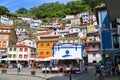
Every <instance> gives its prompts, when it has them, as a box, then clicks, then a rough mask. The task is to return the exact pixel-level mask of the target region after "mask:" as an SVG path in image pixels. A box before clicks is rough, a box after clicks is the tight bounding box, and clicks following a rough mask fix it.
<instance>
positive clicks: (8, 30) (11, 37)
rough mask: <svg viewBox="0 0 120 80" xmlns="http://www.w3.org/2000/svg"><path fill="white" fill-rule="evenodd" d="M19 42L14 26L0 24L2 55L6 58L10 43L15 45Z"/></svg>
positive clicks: (0, 51)
mask: <svg viewBox="0 0 120 80" xmlns="http://www.w3.org/2000/svg"><path fill="white" fill-rule="evenodd" d="M16 42H17V35H16V32H15V27H14V26H6V25H4V24H0V56H1V58H4V57H6V56H7V54H6V50H7V47H8V46H9V45H15V44H16Z"/></svg>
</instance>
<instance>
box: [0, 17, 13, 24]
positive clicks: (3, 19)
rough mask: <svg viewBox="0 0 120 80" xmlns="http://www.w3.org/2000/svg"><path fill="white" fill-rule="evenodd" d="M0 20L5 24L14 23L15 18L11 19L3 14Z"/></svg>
mask: <svg viewBox="0 0 120 80" xmlns="http://www.w3.org/2000/svg"><path fill="white" fill-rule="evenodd" d="M0 22H1V23H3V24H5V25H13V20H11V19H10V18H9V17H7V16H1V17H0Z"/></svg>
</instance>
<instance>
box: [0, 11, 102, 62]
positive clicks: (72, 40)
mask: <svg viewBox="0 0 120 80" xmlns="http://www.w3.org/2000/svg"><path fill="white" fill-rule="evenodd" d="M63 20H70V23H67V24H62V23H60V22H59V20H57V19H55V20H54V21H53V22H52V23H48V24H42V20H40V19H33V18H29V17H17V18H16V19H14V20H11V19H10V18H9V17H7V16H5V15H1V18H0V44H1V45H0V58H1V59H3V62H4V61H5V60H4V59H6V58H8V61H11V62H13V63H14V62H16V61H27V62H28V61H34V60H38V61H44V60H45V59H48V58H49V57H51V56H52V55H53V51H52V47H53V46H57V45H60V44H82V45H84V49H85V50H84V54H83V57H84V59H85V61H86V62H87V63H93V62H99V61H100V60H101V53H100V42H101V40H100V35H99V31H100V29H99V25H98V24H97V18H96V15H95V14H93V13H91V12H82V13H79V14H76V15H66V17H65V18H63ZM15 23H22V26H19V25H18V26H14V24H15ZM24 26H27V28H26V27H24ZM1 62H2V61H1ZM25 64H26V62H25Z"/></svg>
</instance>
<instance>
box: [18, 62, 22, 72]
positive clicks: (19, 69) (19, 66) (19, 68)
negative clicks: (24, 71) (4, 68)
mask: <svg viewBox="0 0 120 80" xmlns="http://www.w3.org/2000/svg"><path fill="white" fill-rule="evenodd" d="M21 68H22V65H21V64H20V63H19V62H18V64H17V72H18V74H19V73H20V71H21Z"/></svg>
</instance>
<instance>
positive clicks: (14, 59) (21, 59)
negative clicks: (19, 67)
mask: <svg viewBox="0 0 120 80" xmlns="http://www.w3.org/2000/svg"><path fill="white" fill-rule="evenodd" d="M0 60H1V61H28V60H29V58H2V59H0Z"/></svg>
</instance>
